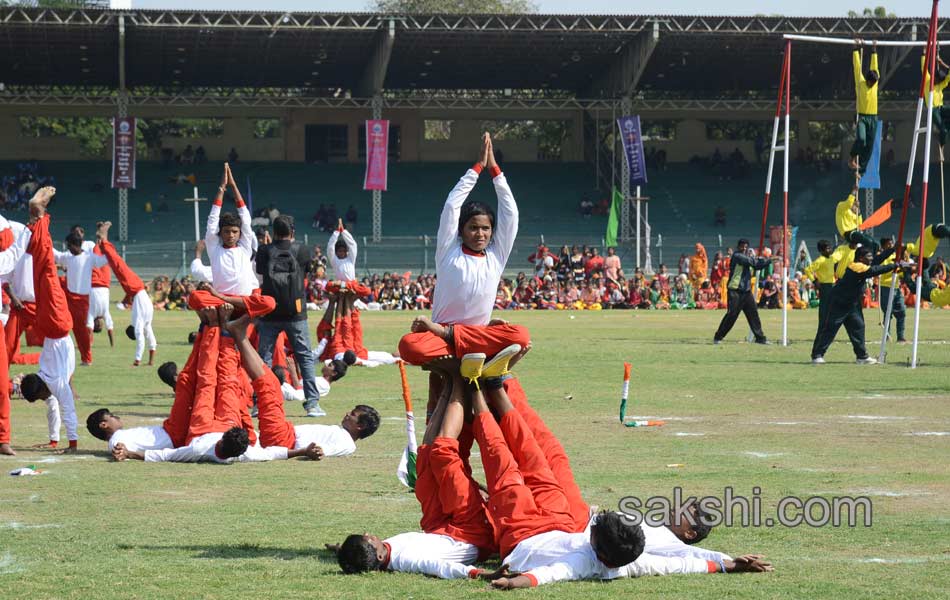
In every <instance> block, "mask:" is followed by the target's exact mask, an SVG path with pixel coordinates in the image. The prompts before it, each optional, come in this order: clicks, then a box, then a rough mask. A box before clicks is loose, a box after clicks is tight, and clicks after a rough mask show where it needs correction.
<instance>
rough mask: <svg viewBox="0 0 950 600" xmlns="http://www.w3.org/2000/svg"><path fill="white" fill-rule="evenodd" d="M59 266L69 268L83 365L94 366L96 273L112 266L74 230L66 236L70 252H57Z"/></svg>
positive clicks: (70, 295)
mask: <svg viewBox="0 0 950 600" xmlns="http://www.w3.org/2000/svg"><path fill="white" fill-rule="evenodd" d="M53 256H55V257H56V264H57V265H59V266H61V267H63V268H65V269H66V302H67V304H68V306H69V313H70V314H71V315H72V319H73V335H74V336H76V345H77V346H79V356H80V358H81V359H82V364H83V365H84V366H88V365H91V364H92V330H91V328H88V327H86V320H87V319H88V317H89V294H90V293H92V271H93V269H98V268H100V267H104V266H108V264H109V263H108V261H106V257H104V256H101V255H98V254H93V252H92V248H91V247H89V249H88V250H86V249H84V248H83V239H82V235H80V234H79V232H78V231H75V230H74V231H71V232H70V233H69V235H67V236H66V252H60V251H58V250H56V249H53Z"/></svg>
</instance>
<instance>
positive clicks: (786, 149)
mask: <svg viewBox="0 0 950 600" xmlns="http://www.w3.org/2000/svg"><path fill="white" fill-rule="evenodd" d="M939 1H940V0H933V6H932V8H931V15H930V28H929V32H928V35H927V41H926V42H921V41H896V40H881V41H878V42H877V45H878V46H904V47H906V46H926V59H925V62H924V73H922V74H921V79H920V93H919V95H918V99H917V118H916V120H915V127H914V137H913V141H912V144H911V148H910V162H909V163H908V166H907V182H906V185H905V187H904V203H903V206H902V207H901V223H900V230H899V232H898V237H897V246H896V250H895V252H896V254H895V261H900V259H901V257H902V252H903V250H904V247H903V246H904V226H905V224H906V221H907V207H908V205H909V204H910V188H911V183H912V181H913V175H914V163H915V161H916V157H917V142H918V139H919V136H920V135H921V134H925V141H924V156H925V157H927V160H925V161H924V166H923V190H922V195H921V216H920V239H921V241H922V240H923V239H924V232H925V229H926V227H927V187H928V183H929V180H930V168H929V167H930V163H929V157H930V152H931V146H930V144H931V137H932V136H931V134H932V132H933V111H932V110H928V111H927V117H926V120H925V122H924V123H921V117H922V116H923V110H924V106H925V98H926V99H927V102H926V106H928V107H930V106H933V88H934V75H935V65H936V59H937V47H938V46H945V45H950V41H944V42H940V41H938V40H937V28H938V21H937V7H938V4H939ZM783 37H784V39H785V52H784V58H783V62H782V73H781V77H780V83H779V91H778V105H777V107H776V109H775V124H774V126H773V128H772V145H771V149H770V152H769V169H768V175H767V179H766V182H765V201H764V205H763V210H762V230H761V232H760V235H759V252H760V254H761V252H762V250H763V248H764V244H765V226H766V221H767V219H768V211H769V198H770V196H771V189H772V173H773V169H774V166H775V155H776V153H777V152H781V153H782V154H783V156H782V158H783V162H784V166H783V170H784V173H783V178H782V193H783V201H782V261H783V264H782V297H783V298H785V299H786V303H787V298H788V271H789V264H790V260H789V256H788V157H789V154H790V147H791V140H790V139H789V121H790V112H791V107H790V104H791V57H792V42H793V41H798V42H808V43H820V44H838V45H847V46H850V45H853V44H854V42H855V40H853V39H846V38H825V37H819V36H810V35H797V34H785V35H784V36H783ZM928 74H929V86H928V85H927V79H928V78H927V75H928ZM925 94H928V95H927V96H925ZM783 105H784V118H785V128H784V129H785V135H784V140H783V141H782V142H781V144H780V143H779V139H778V131H779V120H780V119H781V118H782V109H783ZM921 245H922V243H921V244H918V246H921ZM917 252H918V254H921V253H922V250H921V249H920V248H918V249H917ZM922 275H923V260H922V257H920V256H918V261H917V310H916V311H914V342H913V348H912V351H911V359H910V367H911V368H915V367H916V366H917V347H918V341H919V332H920V304H921V300H920V294H921V288H922V283H923V278H922ZM897 276H898V275H897V272H896V271H895V272H894V274H893V275H892V277H893V278H894V279H892V290H893V284H894V283H896V278H897ZM893 303H894V293H893V292H892V293H891V294H890V295H889V301H888V306H887V311H886V313H885V319H884V336H883V338H882V340H881V352H880V356H879V358H878V360H879V361H880V362H884V358H885V351H886V344H887V335H888V330H889V326H890V319H891V313H892V312H893V308H894V307H893ZM782 345H783V346H787V345H788V311H787V310H783V311H782Z"/></svg>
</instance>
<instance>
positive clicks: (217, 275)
mask: <svg viewBox="0 0 950 600" xmlns="http://www.w3.org/2000/svg"><path fill="white" fill-rule="evenodd" d="M237 214H238V216H239V217H241V237H240V239H238V243H237V246H235V247H233V248H225V247H224V246H222V245H221V238H220V237H218V224H219V221H220V220H221V207H220V206H218V205H216V204H212V205H211V212H210V213H209V214H208V226H207V230H206V231H205V245H206V247H207V251H208V257H209V258H210V259H211V279H212V283H211V284H212V285H213V286H214V288H215V289H216V290H217V291H218V292H219V293H221V294H227V295H229V296H250V295H251V292H253V291H254V290H255V289H257V287H258V283H257V275H256V274H255V273H254V267H253V266H252V265H251V255H252V254H253V253H254V243H255V242H256V241H257V238H256V237H255V236H254V232H253V231H252V230H251V213H250V212H248V210H247V206H242V207H240V208H238V209H237Z"/></svg>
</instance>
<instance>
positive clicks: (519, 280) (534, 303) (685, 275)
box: [149, 242, 950, 310]
mask: <svg viewBox="0 0 950 600" xmlns="http://www.w3.org/2000/svg"><path fill="white" fill-rule="evenodd" d="M262 243H264V242H262ZM732 253H733V252H732V248H729V249H728V250H727V251H726V252H725V253H721V252H717V253H716V254H715V255H714V256H713V257H712V258H709V257H707V255H706V250H705V248H704V247H703V246H702V244H696V249H695V252H694V253H693V254H692V255H689V256H687V255H683V256H682V257H681V260H680V261H678V264H677V265H676V267H674V271H671V270H670V269H669V268H667V266H666V265H665V264H661V265H660V266H659V269H658V270H657V272H656V273H654V274H647V273H644V272H643V271H642V270H641V269H632V270H631V269H629V268H628V269H626V270H625V269H624V266H623V264H622V262H621V258H620V256H619V255H618V254H617V252H616V249H615V248H612V247H610V248H607V252H606V256H601V254H600V251H599V249H598V248H596V247H591V246H572V247H570V248H569V247H567V246H562V247H561V249H560V250H559V251H558V252H557V253H555V252H553V251H551V250H550V249H549V248H547V247H546V246H545V245H543V244H541V245H539V246H538V247H537V249H536V251H535V252H534V253H533V254H531V255H530V256H529V257H528V260H527V262H526V265H525V266H526V267H527V268H526V269H525V270H524V271H522V272H520V273H518V274H517V276H516V277H514V278H509V277H506V278H503V279H502V280H501V281H500V282H499V284H498V289H497V295H496V299H495V308H496V309H498V310H607V309H633V310H687V309H696V310H718V309H725V308H726V297H727V290H726V286H727V283H728V278H729V267H730V264H729V262H730V257H731V256H732ZM312 255H313V259H312V260H311V262H310V264H309V265H308V268H307V278H306V290H307V302H308V304H309V305H311V307H312V308H314V309H317V308H323V307H325V306H326V304H327V300H328V297H327V294H326V286H327V283H328V278H329V277H332V274H330V275H328V273H327V271H328V268H329V263H328V260H327V257H326V255H325V253H324V252H323V250H322V248H321V245H319V244H318V245H315V246H314V247H313V253H312ZM779 261H780V259H779V258H778V257H773V261H772V262H771V263H770V264H769V266H768V267H766V268H765V269H762V270H761V271H758V272H757V273H756V274H755V281H756V288H757V295H756V303H757V304H758V306H759V308H761V309H781V308H785V307H788V308H789V309H800V310H804V309H808V308H816V307H817V306H818V303H819V299H818V292H817V286H816V285H815V283H814V282H813V281H812V280H811V279H809V278H808V276H807V275H803V272H807V271H806V267H807V266H808V264H807V259H806V258H805V257H804V256H802V257H799V260H796V262H795V266H794V267H795V270H794V272H793V274H792V275H791V276H790V278H789V282H788V294H787V299H786V298H783V296H782V279H781V269H780V268H779ZM929 266H930V268H929V273H930V276H931V278H932V279H933V281H934V283H935V284H936V285H937V286H938V287H940V288H943V287H945V286H946V285H947V284H948V283H950V268H948V267H947V265H946V264H945V262H944V260H943V259H942V258H939V257H936V258H934V260H933V261H932V262H931V263H930V265H929ZM359 282H360V283H361V284H363V285H364V286H366V288H367V289H368V290H369V293H368V294H366V295H364V296H362V297H360V298H359V301H360V302H361V303H362V308H364V309H368V310H428V309H430V308H431V304H432V294H433V291H434V289H435V283H436V277H435V275H434V274H428V273H421V274H419V273H416V274H414V273H412V272H411V271H406V272H386V273H382V274H379V273H375V274H367V275H365V276H363V277H361V278H360V279H359ZM196 285H197V282H196V281H195V280H193V279H192V278H191V277H184V278H182V279H169V278H168V277H165V276H161V277H156V278H155V279H154V280H153V281H152V282H151V283H150V284H149V292H150V294H151V297H152V301H153V303H154V306H155V308H156V309H159V310H187V309H188V308H187V307H188V296H189V295H190V294H191V293H192V292H193V291H194V290H195V286H196ZM901 290H902V295H903V296H904V300H905V303H906V304H907V306H911V307H913V306H915V305H916V300H915V298H914V295H913V292H914V290H913V289H911V288H908V287H907V285H905V284H901ZM864 304H865V307H876V306H879V300H878V286H877V282H875V285H873V286H869V288H868V290H867V292H866V294H865V301H864ZM924 306H925V307H927V306H928V303H924Z"/></svg>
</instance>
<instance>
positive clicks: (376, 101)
mask: <svg viewBox="0 0 950 600" xmlns="http://www.w3.org/2000/svg"><path fill="white" fill-rule="evenodd" d="M371 106H372V109H373V119H382V118H383V97H382V96H381V95H379V94H376V95H375V96H373V100H372V103H371ZM366 136H367V138H366V139H369V132H368V131H367V132H366ZM367 159H368V157H367ZM386 160H387V161H388V160H389V157H388V156H387V157H386ZM382 235H383V193H382V192H381V191H380V190H373V241H374V242H379V240H380V238H381V237H382Z"/></svg>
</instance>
